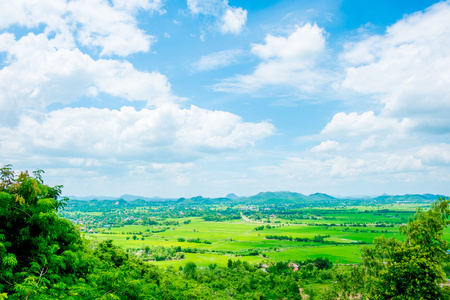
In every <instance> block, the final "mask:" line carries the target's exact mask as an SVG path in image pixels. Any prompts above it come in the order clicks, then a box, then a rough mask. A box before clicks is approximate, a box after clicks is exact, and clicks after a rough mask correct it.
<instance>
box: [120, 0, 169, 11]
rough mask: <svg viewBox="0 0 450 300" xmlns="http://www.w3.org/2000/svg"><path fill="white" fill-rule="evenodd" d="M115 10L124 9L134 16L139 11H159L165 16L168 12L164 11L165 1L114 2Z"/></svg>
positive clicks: (135, 0) (136, 0)
mask: <svg viewBox="0 0 450 300" xmlns="http://www.w3.org/2000/svg"><path fill="white" fill-rule="evenodd" d="M113 4H114V8H117V9H124V10H126V11H129V12H131V13H133V14H135V13H137V12H138V11H139V10H144V11H150V12H153V11H157V12H158V13H160V14H164V13H165V12H166V11H165V10H164V9H163V6H164V2H163V0H113Z"/></svg>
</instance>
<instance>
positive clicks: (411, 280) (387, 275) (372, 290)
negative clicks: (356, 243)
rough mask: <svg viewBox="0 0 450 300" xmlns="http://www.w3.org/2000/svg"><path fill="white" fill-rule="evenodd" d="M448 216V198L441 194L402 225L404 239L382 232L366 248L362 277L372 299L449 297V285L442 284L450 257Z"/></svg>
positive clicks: (366, 291) (449, 209)
mask: <svg viewBox="0 0 450 300" xmlns="http://www.w3.org/2000/svg"><path fill="white" fill-rule="evenodd" d="M449 216H450V208H449V201H448V200H446V199H442V198H439V200H437V201H436V202H434V203H433V204H432V205H431V207H430V209H429V210H427V211H423V210H420V209H419V210H418V211H417V212H416V214H415V215H414V218H411V219H410V221H409V223H408V224H407V225H406V226H404V227H402V228H401V233H402V234H403V235H404V236H405V240H404V241H399V240H397V239H394V238H390V239H387V238H385V237H384V236H382V237H380V238H377V239H375V240H374V244H375V247H373V248H372V247H366V248H363V250H362V253H363V260H364V262H363V267H364V271H365V272H364V273H365V274H363V275H362V276H361V277H362V280H363V281H364V289H365V293H366V294H367V296H369V298H370V299H449V298H450V293H449V289H448V287H441V286H440V285H439V284H441V283H443V282H444V279H445V273H444V271H443V266H444V264H445V263H446V262H448V261H449V255H448V253H447V251H448V249H449V243H448V242H447V241H445V240H444V239H443V231H444V229H445V227H446V226H447V225H448V224H449V222H450V221H449V220H448V218H449ZM361 277H360V278H361Z"/></svg>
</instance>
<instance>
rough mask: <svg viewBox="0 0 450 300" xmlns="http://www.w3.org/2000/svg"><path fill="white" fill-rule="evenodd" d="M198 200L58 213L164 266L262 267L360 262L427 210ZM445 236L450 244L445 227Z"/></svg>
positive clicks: (396, 205)
mask: <svg viewBox="0 0 450 300" xmlns="http://www.w3.org/2000/svg"><path fill="white" fill-rule="evenodd" d="M196 200H197V201H192V199H188V200H185V201H183V202H181V203H180V202H178V203H176V202H161V203H154V202H146V201H142V200H137V201H134V202H126V201H123V200H122V201H109V202H108V201H90V202H83V201H69V204H68V205H67V207H66V209H65V210H64V212H63V213H62V215H63V216H64V217H65V218H68V219H69V220H71V221H72V222H74V223H76V224H77V226H78V227H79V228H80V230H81V231H83V232H84V234H85V236H86V237H87V238H88V239H90V240H91V241H93V242H94V243H98V242H101V241H103V240H108V239H110V240H113V242H114V243H115V244H117V245H119V246H121V247H122V248H123V249H125V250H126V251H127V252H130V253H134V254H135V255H137V256H139V257H141V258H142V259H143V260H144V261H149V262H151V263H152V264H156V265H160V266H164V267H168V266H173V267H179V266H183V265H184V264H185V263H186V262H195V263H196V264H197V265H198V266H203V267H206V266H208V265H210V264H217V265H219V266H225V265H226V264H227V261H228V260H229V259H230V258H231V259H239V260H241V261H247V262H249V263H251V264H262V263H271V262H277V261H302V260H306V259H314V258H318V257H324V258H328V259H330V261H332V262H333V263H337V264H348V263H356V262H360V261H361V253H360V248H361V247H362V246H363V245H366V244H371V243H372V242H373V240H374V239H375V238H377V237H379V236H382V235H384V236H385V237H388V238H390V237H395V238H397V239H400V240H401V239H402V238H403V237H402V236H401V235H400V234H399V228H400V226H402V225H404V224H405V223H407V221H408V220H409V218H410V217H411V216H413V215H414V213H415V211H416V209H417V208H421V209H427V207H428V205H429V201H415V202H410V201H407V202H402V201H392V200H391V201H385V202H384V203H380V201H378V202H377V203H374V202H371V201H367V200H365V201H363V200H359V201H357V200H352V201H347V202H350V203H347V205H342V202H343V201H334V202H333V201H331V202H330V201H328V202H324V201H316V202H306V203H300V204H299V203H294V204H292V203H291V204H290V205H286V204H283V202H282V201H276V202H277V203H275V204H272V203H269V204H268V203H267V201H266V202H263V203H251V204H249V203H245V202H243V203H239V202H237V203H236V202H232V201H229V199H220V201H215V202H214V201H210V200H206V201H205V200H204V199H202V200H203V201H198V199H196ZM227 200H228V201H227ZM271 202H273V201H271ZM287 202H289V201H287ZM348 204H351V205H348ZM444 237H445V238H446V239H447V240H449V239H450V232H449V231H448V230H446V231H445V234H444Z"/></svg>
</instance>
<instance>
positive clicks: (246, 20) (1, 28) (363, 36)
mask: <svg viewBox="0 0 450 300" xmlns="http://www.w3.org/2000/svg"><path fill="white" fill-rule="evenodd" d="M449 115H450V2H449V1H441V2H437V1H428V0H420V1H414V0H409V1H404V0H399V1H387V0H377V1H375V0H368V1H359V0H341V1H339V0H335V1H331V0H318V1H317V0H314V1H312V0H295V1H294V0H279V1H275V0H258V1H256V0H255V1H231V0H229V1H227V0H185V1H182V0H170V1H169V0H40V1H35V0H17V1H0V165H6V164H11V165H12V166H13V168H14V169H15V170H29V171H30V172H31V171H33V170H37V169H42V170H44V171H45V174H44V180H45V181H46V183H47V184H49V185H60V184H61V185H64V188H63V194H64V195H76V196H90V195H105V196H120V195H122V194H133V195H141V196H147V197H151V196H160V197H172V198H177V197H193V196H198V195H202V196H204V197H219V196H225V195H226V194H228V193H235V194H237V195H239V196H245V195H253V194H256V193H258V192H261V191H292V192H299V193H303V194H311V193H316V192H321V193H327V194H330V195H335V196H352V195H381V194H383V193H387V194H407V193H409V194H412V193H420V194H422V193H433V194H443V195H450V118H449Z"/></svg>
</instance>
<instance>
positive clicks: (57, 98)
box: [0, 33, 174, 110]
mask: <svg viewBox="0 0 450 300" xmlns="http://www.w3.org/2000/svg"><path fill="white" fill-rule="evenodd" d="M0 49H6V51H7V53H8V57H9V59H8V61H9V65H8V66H7V67H4V68H3V69H1V70H0V108H1V109H2V110H8V109H9V110H11V109H14V108H20V107H24V108H26V107H34V108H40V107H45V106H47V105H49V104H51V103H55V102H60V103H70V102H72V101H75V100H76V99H78V98H79V97H81V96H83V95H88V96H90V95H94V96H95V94H96V93H98V92H103V93H107V94H110V95H113V96H117V97H122V98H125V99H127V100H129V101H135V100H138V101H146V102H147V104H148V105H157V104H159V103H164V102H167V101H172V100H173V99H174V98H173V96H171V91H170V85H169V83H168V81H167V78H166V77H165V76H164V75H161V74H160V73H157V72H152V73H149V72H142V71H137V70H136V69H135V68H134V67H133V66H132V65H131V64H130V63H128V62H126V61H117V60H104V59H99V60H94V59H92V58H91V57H90V56H89V55H87V54H83V53H82V52H81V51H80V50H79V49H78V48H74V49H64V48H61V49H58V44H57V41H56V42H55V41H54V40H48V38H47V37H46V36H45V35H43V34H39V35H34V34H32V33H30V34H29V35H27V36H24V37H22V38H21V39H20V40H18V41H15V40H14V39H13V36H12V35H10V34H3V35H0Z"/></svg>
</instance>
